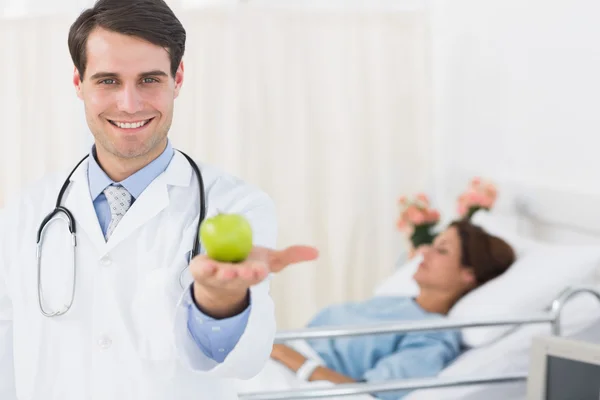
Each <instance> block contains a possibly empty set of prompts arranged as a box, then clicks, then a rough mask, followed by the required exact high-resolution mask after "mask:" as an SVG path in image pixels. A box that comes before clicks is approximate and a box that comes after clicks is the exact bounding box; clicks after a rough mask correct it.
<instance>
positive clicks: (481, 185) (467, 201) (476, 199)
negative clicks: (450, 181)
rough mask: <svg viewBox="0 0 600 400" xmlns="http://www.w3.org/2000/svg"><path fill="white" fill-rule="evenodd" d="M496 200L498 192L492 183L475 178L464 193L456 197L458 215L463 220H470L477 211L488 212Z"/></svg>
mask: <svg viewBox="0 0 600 400" xmlns="http://www.w3.org/2000/svg"><path fill="white" fill-rule="evenodd" d="M497 198H498V191H497V189H496V186H495V185H494V184H493V183H491V182H486V181H483V180H482V179H481V178H479V177H475V178H473V179H472V180H471V182H470V184H469V186H468V187H467V189H466V190H465V192H463V193H462V194H461V195H460V196H459V197H458V204H457V212H458V215H459V216H460V217H461V218H463V219H467V220H468V219H471V217H472V216H473V214H475V213H476V212H477V211H478V210H481V209H485V210H488V211H489V210H490V209H491V208H492V207H493V206H494V204H495V203H496V199H497Z"/></svg>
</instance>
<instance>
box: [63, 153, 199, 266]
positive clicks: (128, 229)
mask: <svg viewBox="0 0 600 400" xmlns="http://www.w3.org/2000/svg"><path fill="white" fill-rule="evenodd" d="M88 167H89V160H86V161H85V162H83V163H81V165H80V166H79V167H78V168H77V170H76V171H75V172H74V173H73V176H72V178H71V181H72V183H71V187H70V190H69V193H67V195H66V198H65V204H66V206H67V207H68V208H69V209H70V210H71V212H72V213H73V216H74V217H75V220H76V221H77V224H78V225H79V226H78V227H81V228H82V229H83V230H84V231H85V232H86V233H87V235H88V236H89V237H90V240H91V241H92V243H93V244H94V246H95V247H96V248H97V249H98V250H99V251H100V253H101V254H102V255H104V254H106V253H108V252H110V251H111V250H112V249H113V248H114V247H115V246H117V245H118V244H119V243H120V242H122V241H123V240H125V239H126V238H127V237H129V235H131V234H132V233H133V232H134V231H135V230H136V229H137V228H139V227H140V226H142V225H143V224H145V223H146V222H148V221H149V220H150V219H152V218H153V217H155V216H156V215H157V214H158V213H160V212H161V211H162V210H164V209H165V208H166V207H167V206H168V205H169V192H168V188H169V186H180V187H187V186H190V184H191V182H192V177H193V175H192V168H191V166H190V165H189V163H188V161H187V159H186V158H185V157H184V156H183V155H182V154H181V153H179V152H178V151H176V152H175V154H174V155H173V158H172V159H171V162H170V163H169V166H168V167H167V169H166V170H165V172H163V173H162V174H160V175H159V176H158V177H157V178H156V179H154V180H153V181H152V182H151V183H150V184H149V185H148V187H147V188H146V189H145V190H144V191H143V192H142V193H141V194H140V196H139V198H138V199H137V200H136V201H135V203H133V204H132V206H131V208H130V209H129V210H128V211H127V213H126V214H125V216H124V217H123V219H122V220H121V221H120V222H119V225H118V226H117V228H116V229H115V231H114V232H113V234H112V236H111V237H110V239H109V240H108V242H107V241H105V239H104V236H103V234H102V230H101V229H100V224H99V223H98V218H97V216H96V212H95V210H94V205H93V200H92V198H91V194H90V190H89V185H88V179H87V171H88Z"/></svg>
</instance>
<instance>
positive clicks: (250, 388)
mask: <svg viewBox="0 0 600 400" xmlns="http://www.w3.org/2000/svg"><path fill="white" fill-rule="evenodd" d="M287 345H289V346H290V347H292V348H294V349H295V350H296V351H298V352H299V353H301V354H302V355H304V356H305V357H307V358H309V359H312V360H316V361H322V360H321V359H320V358H319V356H318V355H317V354H316V353H315V352H314V351H313V349H312V348H311V347H310V346H309V345H308V344H307V343H306V342H304V341H294V342H290V343H287ZM334 386H335V385H334V384H333V383H331V382H328V381H318V382H303V381H301V380H299V379H298V378H297V377H296V375H295V373H293V372H292V371H291V370H290V369H289V368H287V367H286V366H284V365H282V364H281V363H279V362H277V361H274V360H272V359H271V360H269V361H268V362H267V365H266V366H265V368H264V369H263V370H262V371H261V372H260V373H259V374H258V375H257V376H255V377H254V378H252V379H249V380H246V381H238V393H239V394H243V393H251V392H252V393H254V392H267V391H269V392H270V391H282V390H290V389H298V388H311V389H312V388H316V387H334ZM328 399H331V400H374V399H375V398H374V397H372V396H369V395H355V396H340V397H328Z"/></svg>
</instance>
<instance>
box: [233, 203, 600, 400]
mask: <svg viewBox="0 0 600 400" xmlns="http://www.w3.org/2000/svg"><path fill="white" fill-rule="evenodd" d="M548 198H549V197H548V196H543V199H544V200H546V199H548ZM552 198H553V199H554V200H553V201H555V202H556V201H557V199H556V196H554V197H552ZM546 204H547V201H546ZM569 205H571V203H570V202H569ZM555 206H559V205H558V204H555ZM563 206H564V205H560V206H559V207H555V208H554V209H556V208H562V207H563ZM549 210H552V208H547V209H546V212H547V213H549V214H552V215H554V216H555V213H554V212H549ZM524 212H525V211H524V210H523V209H521V215H518V216H517V217H516V218H513V215H510V217H507V216H506V215H503V214H500V213H498V214H494V213H478V214H477V215H475V217H474V222H475V223H477V224H479V225H481V226H482V227H484V228H485V229H486V230H488V231H489V232H491V233H493V234H496V235H498V236H500V237H502V238H503V239H505V240H507V241H508V242H509V244H511V245H512V246H513V248H515V250H516V252H517V262H516V263H515V264H514V265H513V267H512V268H511V269H510V270H509V271H508V272H507V273H506V274H504V275H503V276H501V277H499V278H497V279H496V280H494V281H492V282H490V283H488V284H486V285H484V286H482V287H481V288H479V289H477V290H476V291H474V292H473V293H471V294H469V295H467V296H465V298H464V299H462V300H461V301H459V303H457V305H456V306H455V307H454V308H453V309H452V310H451V312H450V314H449V315H448V317H447V318H445V319H443V320H438V321H418V322H410V323H407V322H398V323H386V324H377V325H369V326H344V327H331V328H319V329H314V328H313V329H300V330H294V331H280V332H278V334H277V337H276V341H277V342H286V343H288V344H290V345H291V346H292V347H295V348H296V349H297V350H298V351H300V352H301V353H303V354H304V355H305V356H307V357H311V358H317V359H318V356H316V355H315V354H311V352H310V348H308V346H307V345H306V343H305V342H303V341H304V340H306V339H317V338H324V339H325V338H330V337H340V336H350V335H377V334H382V333H386V332H387V333H389V332H410V331H427V330H446V329H460V330H461V332H462V335H463V340H464V345H465V348H466V350H465V351H464V352H463V354H461V356H459V357H458V358H457V359H456V360H455V361H454V362H452V363H451V364H450V365H449V366H447V367H446V368H445V369H444V370H443V371H442V372H441V373H440V374H438V376H436V377H434V378H426V379H425V378H423V379H410V380H398V381H388V382H384V383H376V384H373V383H356V384H341V385H333V384H331V383H329V382H316V383H313V382H310V383H306V382H299V381H297V380H295V376H294V375H293V373H291V372H290V371H289V370H287V371H286V369H285V367H283V366H281V365H278V364H277V363H276V362H274V361H272V360H269V363H268V365H267V367H266V368H265V371H263V372H264V373H261V374H259V376H258V377H256V378H255V379H251V380H249V381H247V382H244V383H242V384H241V385H240V389H239V393H240V399H241V400H279V399H319V398H327V399H334V400H338V399H351V400H372V399H375V397H373V396H372V395H371V394H373V393H376V392H393V391H396V390H400V389H411V390H413V391H412V392H411V393H410V394H408V395H407V396H405V397H404V398H403V400H427V399H445V400H452V399H469V400H482V399H484V400H500V399H502V400H504V399H508V398H510V399H513V400H519V399H522V400H524V399H526V387H527V374H528V369H529V355H530V348H531V343H532V341H533V339H534V338H535V337H536V336H540V335H556V336H564V337H577V335H580V334H581V332H586V334H588V335H590V336H591V337H598V338H600V303H599V300H600V240H599V239H600V233H596V232H595V231H587V230H586V229H575V228H580V227H581V224H579V225H577V224H575V219H574V218H573V216H572V215H571V216H570V217H569V218H570V220H569V222H570V225H569V226H568V227H566V226H564V225H560V224H558V223H556V222H555V221H552V222H554V227H556V226H559V225H560V227H559V228H556V229H549V228H548V227H546V229H545V231H544V232H543V233H542V234H540V232H542V231H540V228H539V225H540V224H539V222H540V220H539V218H538V217H537V216H533V215H528V224H529V223H531V222H532V221H533V222H535V224H533V225H532V226H533V228H534V229H537V230H538V231H537V233H538V235H537V236H538V237H541V238H542V239H543V240H541V239H538V238H537V237H536V238H534V236H533V235H531V234H530V232H531V231H530V230H529V229H532V227H531V226H524V225H523V224H522V222H523V218H522V217H523V215H522V214H523V213H524ZM527 212H530V211H529V210H527ZM534 217H535V218H534ZM587 222H589V221H586V223H587ZM546 225H552V224H547V223H546ZM597 226H599V227H600V224H598V225H597ZM567 231H568V232H569V234H568V235H567V234H565V232H567ZM573 232H575V233H573ZM418 262H419V260H418V259H415V260H412V261H409V262H407V263H406V264H405V265H403V266H402V267H401V268H399V269H398V270H397V271H396V273H394V274H393V275H392V276H391V277H390V278H389V279H388V280H386V281H385V282H384V283H382V285H380V287H378V288H377V289H376V291H375V293H374V295H375V296H385V295H413V294H415V293H416V290H417V288H416V284H415V283H414V281H412V279H411V276H412V274H413V272H414V270H415V268H416V266H417V265H418Z"/></svg>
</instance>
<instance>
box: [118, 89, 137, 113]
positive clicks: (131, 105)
mask: <svg viewBox="0 0 600 400" xmlns="http://www.w3.org/2000/svg"><path fill="white" fill-rule="evenodd" d="M117 106H118V107H119V111H123V112H126V113H128V114H135V113H137V112H139V111H142V109H143V102H142V96H141V95H140V93H139V91H138V89H137V88H136V87H135V86H133V85H128V86H124V87H123V90H121V92H120V93H119V100H118V104H117Z"/></svg>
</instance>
